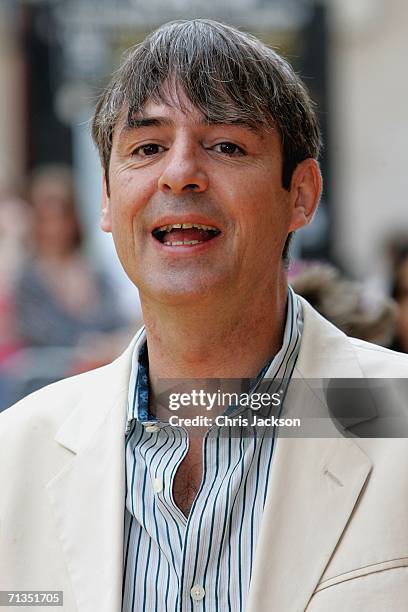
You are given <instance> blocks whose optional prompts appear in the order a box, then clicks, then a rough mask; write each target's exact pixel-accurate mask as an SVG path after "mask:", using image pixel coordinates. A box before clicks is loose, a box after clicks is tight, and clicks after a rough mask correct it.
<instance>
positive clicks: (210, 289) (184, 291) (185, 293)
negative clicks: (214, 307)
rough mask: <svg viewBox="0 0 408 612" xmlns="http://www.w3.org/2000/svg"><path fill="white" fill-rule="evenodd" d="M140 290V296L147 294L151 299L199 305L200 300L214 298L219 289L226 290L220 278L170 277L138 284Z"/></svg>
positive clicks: (176, 303)
mask: <svg viewBox="0 0 408 612" xmlns="http://www.w3.org/2000/svg"><path fill="white" fill-rule="evenodd" d="M137 286H138V288H139V291H140V296H141V298H142V299H143V296H146V297H147V298H148V299H149V300H155V301H157V302H160V303H162V304H168V305H169V306H170V305H173V306H176V305H180V306H181V305H188V304H189V303H190V304H194V305H195V307H197V306H198V303H197V302H198V300H205V299H206V298H211V300H214V297H215V294H216V293H218V292H219V291H225V282H220V279H217V280H215V279H209V278H207V279H204V278H200V279H197V278H195V279H192V280H190V281H189V280H186V279H180V278H179V279H175V278H174V277H173V279H169V278H166V279H165V280H163V281H160V280H158V281H157V282H156V283H154V284H153V283H152V282H151V279H150V282H149V283H146V284H143V283H142V284H139V285H137Z"/></svg>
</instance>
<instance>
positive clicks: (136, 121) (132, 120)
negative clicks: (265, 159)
mask: <svg viewBox="0 0 408 612" xmlns="http://www.w3.org/2000/svg"><path fill="white" fill-rule="evenodd" d="M196 123H197V125H199V126H217V125H226V126H237V127H243V128H246V129H248V130H250V131H251V132H253V133H255V134H257V135H260V134H261V133H262V126H261V125H259V126H256V125H255V124H254V125H251V124H250V123H248V122H247V121H244V120H241V119H234V120H232V121H226V120H220V121H207V120H206V119H205V118H204V117H203V118H202V119H200V120H199V121H197V122H196ZM172 126H174V121H173V120H172V119H170V118H168V117H134V116H133V117H132V116H130V117H128V118H127V121H126V123H125V125H124V126H123V127H122V129H121V131H120V135H121V136H122V135H126V133H128V132H131V131H132V130H137V129H142V128H145V127H172Z"/></svg>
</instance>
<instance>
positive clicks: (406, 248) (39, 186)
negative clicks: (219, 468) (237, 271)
mask: <svg viewBox="0 0 408 612" xmlns="http://www.w3.org/2000/svg"><path fill="white" fill-rule="evenodd" d="M385 256H386V257H387V262H388V269H389V278H388V291H387V292H382V293H379V292H378V291H377V292H374V291H372V290H369V289H368V288H367V285H366V284H364V283H359V282H357V281H355V280H350V279H349V278H347V277H345V276H344V275H343V274H342V273H341V272H340V271H339V270H338V269H336V268H334V267H333V266H331V265H329V264H327V263H319V262H318V263H315V262H304V261H294V262H292V264H291V268H290V274H289V279H290V282H291V284H292V286H293V287H294V289H295V291H297V292H298V293H299V294H300V295H303V296H304V297H305V298H306V299H307V300H308V301H309V302H310V303H311V304H312V305H313V306H314V307H315V308H316V309H317V310H318V311H319V312H320V313H321V314H322V315H323V316H325V317H326V318H327V319H329V320H330V321H332V322H333V323H334V324H335V325H336V326H337V327H339V328H340V329H342V330H343V331H344V332H345V333H346V334H348V335H351V336H354V337H357V338H361V339H363V340H367V341H370V342H374V343H377V344H380V345H382V346H385V347H389V348H392V349H395V350H398V351H402V352H408V236H398V237H395V238H393V239H392V240H390V241H389V243H388V244H387V248H386V250H385ZM139 313H140V310H139V309H138V307H137V305H135V309H134V316H132V314H131V313H127V314H126V313H124V312H123V309H121V308H120V296H119V295H118V288H117V287H115V286H113V285H112V283H111V282H110V281H109V278H108V276H107V274H106V273H105V271H104V270H103V269H100V268H98V266H96V265H95V262H94V261H93V260H92V259H90V258H89V257H88V256H86V250H85V249H84V236H83V230H82V227H81V223H80V221H79V217H78V213H77V210H76V203H75V183H74V179H73V175H72V173H71V171H70V169H69V168H67V167H65V166H46V167H42V168H39V169H37V170H36V171H35V172H34V173H33V174H32V175H31V177H30V178H29V181H28V184H27V187H26V189H25V191H24V193H23V194H22V195H20V196H18V195H17V192H16V190H15V189H12V188H11V186H10V185H9V184H8V182H7V180H6V179H5V178H4V177H1V176H0V410H3V409H4V408H6V407H8V406H9V405H11V404H12V403H14V402H15V401H17V400H18V399H20V398H21V397H23V396H24V395H26V394H28V393H30V392H32V391H34V390H36V389H38V388H40V387H42V386H43V385H45V384H48V383H51V382H54V381H56V380H59V379H60V378H63V377H66V376H69V375H73V374H76V373H79V372H83V371H86V370H88V369H91V368H94V367H97V366H100V365H104V364H105V363H108V362H110V361H111V360H112V359H114V358H115V357H116V356H117V355H118V354H119V353H120V352H121V351H122V350H123V348H124V347H125V346H126V344H127V343H128V341H129V338H130V337H131V335H132V333H133V332H134V330H135V328H136V326H137V325H138V324H140V323H141V321H140V314H139Z"/></svg>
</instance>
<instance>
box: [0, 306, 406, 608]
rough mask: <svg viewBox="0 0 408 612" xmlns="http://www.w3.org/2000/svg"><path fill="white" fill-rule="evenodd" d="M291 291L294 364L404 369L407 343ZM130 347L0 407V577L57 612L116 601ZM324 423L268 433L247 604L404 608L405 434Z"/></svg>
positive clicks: (2, 583) (343, 371) (350, 373)
mask: <svg viewBox="0 0 408 612" xmlns="http://www.w3.org/2000/svg"><path fill="white" fill-rule="evenodd" d="M303 304H304V311H305V321H304V332H303V338H302V344H301V349H300V353H299V357H298V360H297V366H296V372H295V376H296V377H298V378H303V379H304V380H306V381H307V380H308V379H309V378H310V379H312V378H336V377H337V378H339V377H343V378H347V377H350V378H361V377H372V378H375V377H384V378H386V377H393V378H401V379H402V378H404V377H408V357H407V356H405V355H400V354H398V353H394V352H391V351H388V350H386V349H383V348H380V347H378V346H375V345H370V344H367V343H364V342H362V341H359V340H353V339H350V338H347V337H346V336H345V335H344V334H343V333H341V332H340V331H339V330H338V329H336V328H335V327H333V326H332V325H331V324H330V323H328V322H327V321H326V320H325V319H323V318H322V317H321V316H320V315H318V314H317V313H316V311H314V310H313V309H312V308H311V307H310V306H309V305H308V304H307V302H305V301H303ZM131 354H132V345H131V346H130V347H129V348H128V349H127V350H126V351H125V353H124V354H123V355H122V356H121V357H119V358H118V359H117V360H116V361H114V362H113V363H112V364H110V365H108V366H105V367H103V368H100V369H97V370H94V371H92V372H88V373H86V374H81V375H80V376H76V377H73V378H69V379H66V380H64V381H61V382H59V383H56V384H53V385H50V386H48V387H46V388H44V389H42V390H40V391H38V392H36V393H34V394H33V395H31V396H29V397H28V398H26V399H24V400H22V401H21V402H19V403H18V404H16V405H15V406H14V407H12V408H10V409H9V410H6V411H5V412H4V413H2V414H1V415H0V454H1V462H0V590H42V591H43V590H62V591H63V592H64V605H63V607H62V608H58V609H61V610H64V612H120V610H121V586H122V564H123V559H122V545H123V518H124V496H125V472H124V465H125V462H124V432H125V419H126V402H127V391H128V379H129V373H130V361H131ZM306 387H307V385H306ZM288 393H289V394H288V396H287V397H288V399H287V404H288V405H289V404H290V399H289V398H290V393H291V391H289V392H288ZM302 402H303V404H302ZM314 402H315V393H314V392H310V394H309V395H308V393H304V394H303V395H302V397H301V399H300V404H299V401H298V402H297V404H296V405H297V408H299V407H300V409H302V406H303V409H304V410H305V411H306V412H307V411H308V410H310V406H311V405H312V404H313V403H314ZM294 403H295V402H294ZM403 404H404V402H403ZM318 406H319V410H322V411H323V413H324V414H321V415H320V416H325V417H326V418H325V419H324V422H325V427H328V428H329V429H330V427H332V428H333V427H334V425H333V424H332V423H333V422H332V420H331V419H328V418H327V406H325V405H324V402H322V401H321V398H318ZM404 410H405V411H406V408H405V405H404ZM319 422H322V420H320V421H319ZM327 423H329V424H331V425H327ZM333 431H334V430H333ZM333 431H332V432H331V433H330V431H328V432H327V436H326V437H319V438H310V437H309V438H303V439H294V438H286V437H278V439H277V441H276V446H275V455H274V459H273V464H272V469H271V475H270V485H269V493H268V496H267V500H266V505H265V511H264V515H263V518H262V524H261V529H260V535H259V541H258V546H257V551H256V557H255V560H254V566H253V575H252V582H251V588H250V593H249V599H248V604H247V610H246V612H304V611H307V612H344V611H346V612H407V610H408V439H406V438H402V437H401V438H392V439H385V438H380V439H378V438H377V439H374V438H357V437H353V435H352V434H349V433H348V432H347V431H345V432H344V433H345V435H344V437H343V436H341V437H339V436H337V437H334V435H331V434H332V433H333ZM401 431H402V430H401ZM401 435H405V432H404V434H401ZM5 609H6V608H5ZM13 609H14V608H13ZM19 609H21V610H27V612H31V611H32V610H33V608H29V607H20V608H19ZM45 609H47V610H48V608H44V610H45ZM53 609H55V608H53ZM163 612H167V611H165V610H163ZM168 612H170V611H168Z"/></svg>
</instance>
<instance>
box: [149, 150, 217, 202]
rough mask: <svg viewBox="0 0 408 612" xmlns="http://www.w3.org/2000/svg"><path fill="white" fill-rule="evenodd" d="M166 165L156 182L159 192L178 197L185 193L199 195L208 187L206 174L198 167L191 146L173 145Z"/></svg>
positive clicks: (195, 155)
mask: <svg viewBox="0 0 408 612" xmlns="http://www.w3.org/2000/svg"><path fill="white" fill-rule="evenodd" d="M165 161H166V165H165V167H164V169H163V172H162V173H161V175H160V177H159V181H158V187H159V190H160V191H162V192H166V193H169V192H171V193H174V194H175V195H180V194H183V193H185V192H186V191H194V192H197V193H201V192H203V191H205V190H206V189H207V187H208V177H207V174H206V172H205V171H204V170H203V168H202V167H200V164H199V162H198V159H197V154H196V152H195V151H194V149H193V147H192V146H186V145H184V144H182V143H180V144H179V145H174V148H173V150H172V149H170V151H168V153H167V156H166V160H165Z"/></svg>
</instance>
